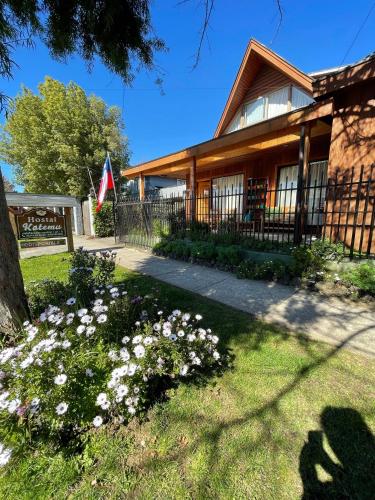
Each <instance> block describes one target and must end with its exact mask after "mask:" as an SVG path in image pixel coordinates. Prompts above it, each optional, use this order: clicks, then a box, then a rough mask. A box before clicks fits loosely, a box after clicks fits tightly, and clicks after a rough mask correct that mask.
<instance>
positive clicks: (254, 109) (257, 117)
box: [244, 97, 264, 126]
mask: <svg viewBox="0 0 375 500" xmlns="http://www.w3.org/2000/svg"><path fill="white" fill-rule="evenodd" d="M244 117H245V126H246V125H252V124H253V123H257V122H260V121H262V120H263V118H264V97H259V99H256V100H255V101H251V102H249V103H247V104H245V106H244Z"/></svg>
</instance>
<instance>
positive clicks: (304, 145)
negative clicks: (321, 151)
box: [293, 125, 311, 245]
mask: <svg viewBox="0 0 375 500" xmlns="http://www.w3.org/2000/svg"><path fill="white" fill-rule="evenodd" d="M310 133H311V127H310V126H309V125H302V127H301V134H300V141H299V151H298V178H297V192H296V207H295V222H294V238H293V243H294V244H295V245H298V244H299V243H301V241H302V234H303V225H304V189H303V188H304V186H305V185H306V177H307V170H308V163H309V154H310Z"/></svg>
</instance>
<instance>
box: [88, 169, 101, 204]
mask: <svg viewBox="0 0 375 500" xmlns="http://www.w3.org/2000/svg"><path fill="white" fill-rule="evenodd" d="M87 172H88V174H89V177H90V181H91V187H92V190H93V191H94V195H95V199H96V201H98V197H97V196H96V189H95V187H94V183H93V182H92V177H91V171H90V169H89V167H87Z"/></svg>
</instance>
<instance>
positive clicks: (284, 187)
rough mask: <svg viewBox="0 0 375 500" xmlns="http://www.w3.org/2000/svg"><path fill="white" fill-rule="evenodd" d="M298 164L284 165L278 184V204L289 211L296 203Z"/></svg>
mask: <svg viewBox="0 0 375 500" xmlns="http://www.w3.org/2000/svg"><path fill="white" fill-rule="evenodd" d="M297 180H298V166H297V165H293V166H291V167H282V168H280V171H279V183H278V186H277V189H278V192H277V206H278V207H279V208H280V209H281V208H282V209H283V211H284V210H285V211H286V212H288V211H289V210H290V209H292V208H294V206H295V204H296V192H297Z"/></svg>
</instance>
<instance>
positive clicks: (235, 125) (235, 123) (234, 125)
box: [226, 110, 241, 134]
mask: <svg viewBox="0 0 375 500" xmlns="http://www.w3.org/2000/svg"><path fill="white" fill-rule="evenodd" d="M240 127H241V110H240V111H237V113H236V115H235V117H234V118H233V120H232V121H231V122H230V124H229V126H228V128H227V129H226V133H227V134H229V133H230V132H234V131H235V130H238V129H239V128H240Z"/></svg>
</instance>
